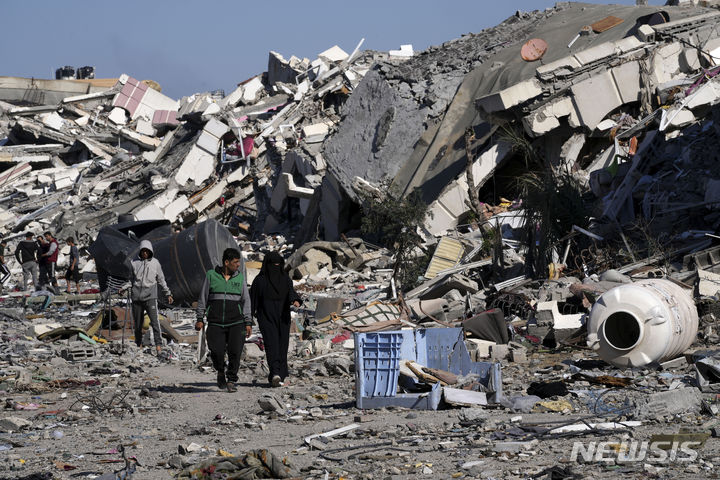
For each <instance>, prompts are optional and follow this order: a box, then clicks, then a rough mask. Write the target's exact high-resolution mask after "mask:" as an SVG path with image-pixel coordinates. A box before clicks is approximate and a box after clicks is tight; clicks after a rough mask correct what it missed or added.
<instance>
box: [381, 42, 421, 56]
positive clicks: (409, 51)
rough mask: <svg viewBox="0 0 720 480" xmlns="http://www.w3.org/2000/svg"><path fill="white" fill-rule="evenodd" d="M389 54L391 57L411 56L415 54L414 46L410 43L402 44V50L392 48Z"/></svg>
mask: <svg viewBox="0 0 720 480" xmlns="http://www.w3.org/2000/svg"><path fill="white" fill-rule="evenodd" d="M388 54H389V55H390V56H391V57H402V58H410V57H412V56H413V55H414V54H415V52H414V51H413V46H412V45H410V44H408V45H400V50H390V51H389V52H388Z"/></svg>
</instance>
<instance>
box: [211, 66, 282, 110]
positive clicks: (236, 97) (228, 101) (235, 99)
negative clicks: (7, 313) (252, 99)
mask: <svg viewBox="0 0 720 480" xmlns="http://www.w3.org/2000/svg"><path fill="white" fill-rule="evenodd" d="M270 53H272V52H270ZM243 92H245V87H243V86H242V85H239V86H238V87H237V88H236V89H235V90H233V91H232V92H231V93H230V95H227V96H226V97H225V98H223V99H222V100H220V107H222V108H223V109H224V108H233V107H235V106H236V105H237V104H238V103H240V100H242V97H243Z"/></svg>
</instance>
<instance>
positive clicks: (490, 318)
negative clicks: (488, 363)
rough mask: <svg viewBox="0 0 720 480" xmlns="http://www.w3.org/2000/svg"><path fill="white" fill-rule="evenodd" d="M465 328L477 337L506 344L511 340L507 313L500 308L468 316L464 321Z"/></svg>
mask: <svg viewBox="0 0 720 480" xmlns="http://www.w3.org/2000/svg"><path fill="white" fill-rule="evenodd" d="M463 330H465V331H466V332H470V333H472V335H473V337H475V338H479V339H481V340H490V341H492V342H495V343H498V344H506V343H508V341H509V340H510V336H509V334H508V328H507V325H506V323H505V315H504V314H503V312H502V310H500V309H499V308H494V309H492V310H488V311H486V312H482V313H480V314H479V315H475V316H474V317H472V318H468V319H467V320H465V321H464V322H463Z"/></svg>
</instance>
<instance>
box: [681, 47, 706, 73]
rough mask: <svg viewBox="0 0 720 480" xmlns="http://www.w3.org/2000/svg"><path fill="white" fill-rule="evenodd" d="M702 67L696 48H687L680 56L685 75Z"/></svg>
mask: <svg viewBox="0 0 720 480" xmlns="http://www.w3.org/2000/svg"><path fill="white" fill-rule="evenodd" d="M701 67H702V65H701V64H700V56H699V55H698V52H697V50H696V49H694V48H686V49H684V50H683V51H682V53H681V54H680V69H681V70H682V71H683V72H684V73H692V72H695V71H697V70H699V69H700V68H701Z"/></svg>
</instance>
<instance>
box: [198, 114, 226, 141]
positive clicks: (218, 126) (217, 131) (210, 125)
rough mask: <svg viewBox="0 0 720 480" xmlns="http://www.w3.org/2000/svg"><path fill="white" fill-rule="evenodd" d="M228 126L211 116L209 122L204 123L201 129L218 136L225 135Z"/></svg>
mask: <svg viewBox="0 0 720 480" xmlns="http://www.w3.org/2000/svg"><path fill="white" fill-rule="evenodd" d="M229 129H230V127H228V126H227V125H226V124H224V123H223V122H221V121H220V120H218V119H216V118H213V119H211V120H210V121H209V122H207V123H206V124H205V127H204V128H203V131H205V132H207V133H209V134H211V135H213V136H215V137H217V138H220V137H222V136H223V135H225V134H226V133H227V132H228V130H229Z"/></svg>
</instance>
